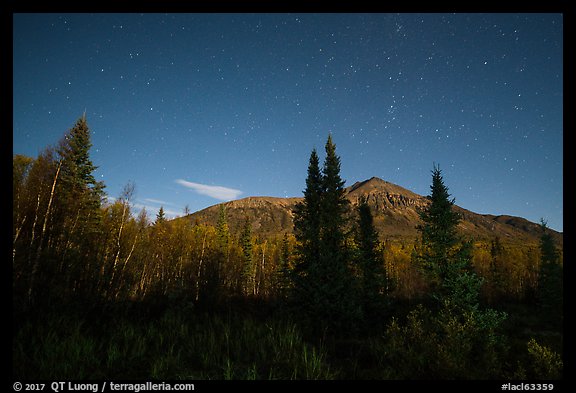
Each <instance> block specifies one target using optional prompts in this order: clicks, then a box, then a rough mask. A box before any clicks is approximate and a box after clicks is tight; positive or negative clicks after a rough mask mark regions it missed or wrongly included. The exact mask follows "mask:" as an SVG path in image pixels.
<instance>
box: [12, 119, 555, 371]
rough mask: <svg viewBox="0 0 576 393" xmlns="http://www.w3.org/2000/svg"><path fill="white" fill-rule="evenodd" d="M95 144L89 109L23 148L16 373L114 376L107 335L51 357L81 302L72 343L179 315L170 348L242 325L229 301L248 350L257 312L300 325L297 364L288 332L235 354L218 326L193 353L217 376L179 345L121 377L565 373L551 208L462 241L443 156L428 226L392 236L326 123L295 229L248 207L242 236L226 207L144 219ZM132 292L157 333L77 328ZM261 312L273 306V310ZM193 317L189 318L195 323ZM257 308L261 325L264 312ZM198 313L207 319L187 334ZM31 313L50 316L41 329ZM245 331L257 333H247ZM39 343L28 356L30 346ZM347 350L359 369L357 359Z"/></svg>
mask: <svg viewBox="0 0 576 393" xmlns="http://www.w3.org/2000/svg"><path fill="white" fill-rule="evenodd" d="M90 148H91V142H90V130H89V128H88V125H87V121H86V118H85V117H84V116H83V117H81V118H80V119H78V121H77V122H76V123H75V124H74V126H73V127H72V128H71V129H70V130H69V131H68V132H66V133H65V135H64V137H63V138H62V139H61V140H60V141H59V142H58V143H57V145H56V146H54V147H48V148H46V149H45V150H44V151H42V152H41V153H40V154H39V155H38V157H36V158H31V157H25V156H22V155H15V156H14V157H13V231H12V235H13V242H12V266H13V305H14V316H15V328H14V336H15V344H14V347H13V350H14V373H15V375H17V376H19V375H20V376H28V377H39V378H41V377H43V376H44V377H46V376H50V377H56V376H61V377H64V378H65V377H70V376H71V377H76V378H84V377H90V376H92V377H94V375H96V376H97V375H98V374H91V373H90V371H89V370H100V371H101V372H102V373H103V375H105V376H106V375H108V374H109V373H111V372H112V373H113V372H114V371H112V370H113V368H112V366H111V364H115V363H113V362H112V363H111V360H110V356H112V355H111V351H112V349H111V348H110V347H106V348H101V347H97V346H94V348H92V347H91V346H90V345H88V346H87V348H92V350H94V351H96V350H98V351H100V352H103V353H104V354H105V355H98V356H95V358H96V359H99V360H96V362H97V364H96V365H92V366H91V367H86V370H85V372H86V373H87V374H83V373H82V372H80V373H78V370H76V369H74V366H71V368H68V369H65V370H67V371H61V370H60V371H59V372H60V373H62V372H67V373H69V374H70V376H69V375H59V372H55V371H54V370H51V369H50V367H53V364H52V363H53V360H54V359H52V358H50V355H49V353H50V351H49V348H48V347H46V346H47V345H48V343H47V342H46V341H43V338H42V335H50V334H52V333H51V331H50V327H53V328H54V329H55V331H60V330H62V329H66V328H71V327H70V326H71V325H74V323H73V322H70V320H68V319H66V318H69V317H65V319H66V322H65V323H64V322H62V320H61V319H59V318H64V317H62V316H65V315H78V316H77V317H74V318H76V319H74V318H72V317H70V318H72V319H73V320H74V321H76V322H77V323H78V325H74V326H77V329H78V330H75V334H77V335H78V337H77V339H78V342H75V343H74V344H70V345H72V346H73V345H87V344H86V343H85V340H86V337H87V336H89V337H90V340H92V341H90V340H89V342H90V343H94V341H93V340H96V339H95V338H94V336H100V338H102V336H103V337H106V340H108V341H110V340H112V341H114V340H116V339H117V335H124V334H126V331H132V333H133V337H132V336H131V337H132V339H134V340H144V341H138V342H139V343H140V344H139V345H141V346H142V347H143V348H147V347H146V345H152V342H153V337H154V336H156V335H162V334H166V333H160V331H161V330H162V329H160V328H159V325H158V324H168V325H169V326H170V327H176V328H178V329H179V330H178V329H177V330H176V331H175V332H176V333H174V336H173V337H171V338H170V339H166V340H168V341H170V340H174V342H173V343H172V345H178V344H177V343H181V342H182V340H191V336H193V335H194V334H200V333H199V331H200V330H202V329H211V330H212V331H214V332H222V334H223V335H224V336H225V337H229V335H230V329H231V327H230V326H231V325H226V324H225V323H224V322H223V321H221V320H219V319H218V317H216V316H215V315H220V314H217V313H218V312H220V311H216V310H224V309H226V310H227V311H226V312H227V313H228V314H227V315H228V316H229V315H231V314H230V313H232V314H233V315H235V316H236V318H237V319H238V318H239V319H240V320H245V322H244V323H242V322H237V321H236V322H230V318H229V317H228V323H233V324H240V328H239V329H240V330H241V331H242V332H244V330H242V329H247V330H246V334H245V335H242V336H241V337H239V338H238V342H241V343H243V342H244V341H243V340H247V342H246V343H245V345H246V347H250V346H251V345H254V346H258V345H259V344H258V343H257V342H256V341H257V340H259V339H260V340H264V341H265V342H267V341H266V340H267V338H266V337H267V333H266V329H265V331H262V332H261V331H260V330H259V329H261V325H262V324H264V326H269V325H268V324H269V323H272V324H274V326H275V330H274V331H276V332H283V334H284V335H285V336H282V337H288V336H289V337H290V338H291V339H290V341H289V342H290V343H292V344H291V346H290V347H289V348H286V347H282V348H283V349H281V351H282V352H284V353H286V354H288V353H291V352H290V351H293V352H294V353H295V354H294V358H293V359H292V360H291V363H290V364H289V365H288V364H284V363H283V361H281V360H280V359H276V357H277V356H278V354H274V353H275V352H277V351H279V350H280V349H279V348H280V347H278V346H279V345H280V343H284V341H282V338H281V337H279V336H278V337H277V336H276V335H274V334H275V333H274V334H273V335H272V336H270V339H269V340H270V343H269V345H270V348H276V349H275V350H270V352H269V353H268V352H266V353H264V354H261V355H258V354H254V355H253V356H252V357H250V358H244V357H243V356H245V355H242V357H241V356H240V355H238V356H237V357H234V356H232V355H230V346H229V345H230V344H227V345H228V346H227V347H226V348H224V347H222V348H221V347H219V346H218V345H216V343H217V342H219V340H223V338H222V337H223V336H217V337H216V336H215V337H212V338H211V339H210V340H212V341H210V340H208V341H209V342H213V344H214V345H213V347H212V351H213V352H214V353H215V354H214V358H210V359H188V360H187V361H188V362H191V363H194V364H196V367H197V368H200V369H202V370H207V369H213V368H214V367H216V368H217V369H219V370H221V372H220V373H215V374H212V373H210V372H208V371H202V372H200V374H193V375H186V373H187V372H188V371H185V370H182V367H183V366H182V364H179V365H175V363H178V362H176V361H175V359H180V358H179V357H180V356H185V355H183V354H182V352H178V353H177V354H175V353H174V354H172V353H171V355H170V356H172V357H171V358H169V360H167V361H166V363H165V364H164V363H162V365H161V367H160V366H158V365H157V364H153V365H150V364H148V363H146V361H144V360H141V363H136V364H137V365H136V366H134V367H135V368H140V370H124V371H123V372H124V375H133V376H138V377H146V376H165V375H167V376H169V377H177V378H191V377H195V378H197V377H198V376H200V377H205V378H218V379H226V378H231V379H237V378H282V379H300V378H321V379H326V378H379V379H419V378H435V379H436V378H440V379H494V378H506V379H522V378H540V379H542V378H544V379H550V378H551V379H554V378H560V377H561V375H562V357H561V355H562V323H563V308H562V266H563V258H562V252H561V250H560V249H558V247H557V246H556V245H555V244H554V241H553V239H552V237H551V236H550V235H549V233H548V232H547V228H546V224H545V222H544V221H542V225H541V226H542V236H541V239H540V242H539V243H535V244H530V245H525V246H519V245H514V244H509V243H505V242H503V241H502V240H501V239H499V238H494V239H493V240H492V241H491V242H478V241H477V242H474V241H473V240H472V239H465V238H462V237H461V236H460V235H459V234H458V233H457V231H456V226H457V224H458V222H459V219H460V217H459V216H458V215H457V214H456V213H455V212H454V211H453V210H452V205H453V204H454V199H450V194H449V193H448V188H447V187H446V185H445V184H444V182H443V179H442V172H441V170H440V168H439V167H437V166H434V168H433V170H432V184H431V187H430V189H431V193H430V196H429V198H430V200H431V203H430V205H429V207H427V208H426V209H424V210H422V211H421V213H420V215H421V219H422V224H421V226H420V227H419V228H418V229H419V233H420V234H421V237H420V238H419V239H418V240H417V241H416V242H414V243H398V242H390V241H387V240H383V241H382V240H381V239H380V238H379V235H378V233H377V232H376V230H375V229H374V226H373V223H372V215H371V212H370V207H369V206H368V204H367V203H366V202H365V201H363V202H361V203H360V204H359V206H357V207H352V206H350V204H349V202H348V201H347V200H346V198H345V197H344V180H342V179H341V178H340V158H339V157H338V155H337V154H336V146H335V144H334V143H333V141H332V138H331V136H329V137H328V140H327V143H326V146H325V151H326V158H325V162H324V165H323V166H322V167H321V166H320V160H319V157H318V154H317V152H316V150H313V151H312V153H311V155H310V160H309V166H308V174H307V178H306V189H305V190H304V200H303V201H302V202H301V203H299V204H298V205H297V207H296V210H295V212H294V217H295V220H294V225H295V227H294V229H295V231H294V235H288V234H278V236H277V237H276V238H260V237H258V236H255V235H253V234H252V230H251V223H250V221H249V220H246V221H245V223H244V224H243V225H242V227H241V229H240V230H239V231H238V233H232V232H231V231H230V229H229V227H228V223H227V215H226V210H225V207H224V205H221V208H220V214H219V218H218V222H217V223H216V225H215V226H212V225H207V224H200V223H195V222H192V221H191V220H187V219H177V220H167V219H166V217H165V216H164V214H163V209H160V211H159V213H158V214H157V215H156V216H154V217H150V216H149V215H148V213H147V212H146V210H142V211H140V213H139V214H137V215H136V214H135V213H134V210H133V201H134V198H135V185H134V184H131V183H129V184H127V185H126V186H125V188H124V190H123V191H122V193H121V194H120V195H118V196H116V197H115V198H114V199H113V202H107V198H106V194H105V191H104V190H105V185H104V184H103V183H102V182H99V181H97V180H96V179H95V178H94V174H93V173H94V171H95V169H96V167H95V166H94V164H93V163H92V161H91V159H90ZM134 305H144V306H143V307H141V308H142V309H146V310H154V312H152V311H147V312H146V313H144V314H138V315H139V317H138V318H141V319H139V320H142V321H144V323H148V324H149V327H150V328H149V329H150V330H148V331H138V328H137V327H135V325H132V324H131V323H130V320H124V319H122V317H119V318H120V320H121V321H123V322H122V323H120V324H116V325H106V324H104V326H105V327H103V329H104V330H105V331H106V333H102V332H96V331H93V327H92V328H80V327H78V326H83V325H82V323H81V322H82V321H83V318H85V317H86V316H85V313H86V310H93V309H96V310H99V311H98V312H99V313H101V314H102V313H107V312H110V313H112V312H113V311H106V310H116V311H114V312H118V311H117V310H121V311H120V315H122V314H123V313H124V310H129V309H130V310H131V309H132V308H134ZM151 305H154V306H151ZM146 307H148V308H146ZM79 310H80V311H79ZM82 310H84V314H83V313H82V312H83V311H82ZM158 310H160V311H158ZM262 310H266V313H269V315H268V316H267V315H262V314H264V311H262ZM126 313H128V311H126ZM157 313H160V314H161V315H163V317H161V319H160V321H158V320H157V319H154V318H155V317H153V316H154V315H156V314H157ZM199 313H203V314H202V315H205V316H204V317H203V318H204V319H202V318H200V317H199V316H198V315H199ZM206 313H208V314H206ZM55 315H58V316H60V317H54V316H55ZM126 315H128V314H126ZM142 315H144V316H142ZM192 315H195V316H196V317H194V318H193V320H194V321H195V322H190V320H189V318H192V317H191V316H192ZM206 315H210V316H206ZM42 318H45V319H42ZM142 318H143V319H142ZM162 318H165V319H162ZM166 318H167V319H166ZM253 318H254V319H253ZM262 318H264V319H265V321H266V322H262V323H261V324H259V323H258V321H259V320H261V319H262ZM39 321H42V322H39ZM270 321H273V322H270ZM282 321H286V322H285V323H283V322H282ZM193 323H196V324H197V325H195V326H196V327H197V328H198V329H199V330H198V331H195V332H193V330H194V329H192V327H191V325H190V324H193ZM35 324H41V325H42V329H37V330H35V329H34V326H35ZM171 324H175V326H172V325H171ZM64 326H66V327H64ZM106 326H108V327H107V328H106ZM112 326H114V327H112ZM118 326H121V328H119V327H118ZM184 326H185V327H186V328H184ZM235 326H236V325H235ZM201 328H202V329H201ZM83 329H84V330H83ZM106 329H108V330H106ZM188 329H190V331H188ZM256 331H258V332H259V333H258V334H254V332H256ZM226 332H227V333H226ZM247 332H251V334H254V337H253V339H250V340H256V341H250V340H249V339H247V338H246V337H248V336H249V334H248V333H247ZM179 334H182V335H183V336H182V337H180V336H179ZM214 334H218V333H214ZM58 337H60V336H58ZM68 337H70V336H68ZM72 337H75V336H74V335H72ZM112 337H113V338H112ZM122 337H124V336H122ZM250 337H251V336H250ZM196 338H197V337H196ZM60 339H62V340H64V339H63V338H62V337H60ZM122 340H123V341H122V342H125V341H126V340H127V339H126V337H124V338H123V339H122ZM146 340H149V341H146ZM226 340H228V339H226ZM192 341H194V340H192ZM192 341H191V342H192ZM202 341H203V340H199V341H198V344H197V345H203V344H200V343H201V342H202ZM204 341H205V340H204ZM194 342H195V341H194ZM32 343H34V345H36V349H34V351H36V356H34V358H31V357H30V356H27V355H26V352H27V351H30V350H31V348H30V347H29V345H33V344H32ZM79 343H83V344H79ZM143 343H144V344H143ZM145 343H148V344H145ZM102 345H103V344H102ZM222 345H223V344H222ZM238 345H240V344H238ZM38 348H40V349H38ZM42 348H44V349H45V351H44V352H42V351H43V350H42ZM267 348H268V347H267ZM124 349H126V348H124ZM87 350H88V349H87ZM116 350H119V349H118V348H116ZM38 351H40V353H38ZM150 351H151V352H147V351H146V350H143V352H142V353H141V354H140V355H139V356H141V357H142V358H147V357H151V356H153V354H156V355H157V354H158V352H163V351H164V349H163V348H155V349H154V350H152V349H150ZM190 351H192V352H193V351H194V350H193V349H190ZM246 351H247V350H246V349H240V348H239V349H238V352H239V353H240V352H242V353H246ZM221 352H226V353H227V354H228V355H227V356H224V355H223V354H221ZM248 352H249V351H248ZM76 353H78V351H76ZM311 354H312V355H311ZM124 355H125V354H124ZM124 355H118V359H117V361H118V362H120V361H121V359H122V356H124ZM101 356H107V358H106V359H103V358H101ZM132 356H135V355H134V354H132ZM222 356H224V357H222ZM259 356H260V357H261V358H260V357H259ZM271 358H273V359H275V360H274V361H272V360H270V359H271ZM351 358H352V359H354V362H355V363H354V364H355V368H354V369H353V370H346V367H345V366H344V365H346V364H349V362H350V359H351ZM39 359H40V360H39ZM113 359H116V358H113ZM255 359H260V360H255ZM302 359H304V360H302ZM311 359H312V360H311ZM42 362H44V363H42ZM83 362H85V360H84V361H81V360H78V361H77V362H76V363H77V364H83ZM171 362H174V364H172V363H171ZM210 362H212V363H210ZM234 362H236V363H234ZM138 364H139V365H138ZM234 364H236V365H235V366H234ZM245 365H246V366H245ZM244 366H245V367H244ZM158 367H160V368H158ZM275 367H276V368H275ZM24 370H27V371H24ZM47 370H51V371H47ZM83 370H84V369H83ZM158 370H161V371H162V372H160V371H158ZM174 370H177V371H174ZM286 370H290V371H286ZM33 373H38V375H35V374H33ZM106 373H108V374H106ZM155 373H156V374H155ZM163 373H164V374H163Z"/></svg>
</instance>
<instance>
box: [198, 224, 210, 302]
mask: <svg viewBox="0 0 576 393" xmlns="http://www.w3.org/2000/svg"><path fill="white" fill-rule="evenodd" d="M207 235H208V231H205V232H204V238H203V239H202V251H201V253H200V261H199V263H198V274H197V275H196V301H198V298H199V296H200V275H201V274H202V261H203V260H204V248H205V246H206V236H207Z"/></svg>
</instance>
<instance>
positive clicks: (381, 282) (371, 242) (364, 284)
mask: <svg viewBox="0 0 576 393" xmlns="http://www.w3.org/2000/svg"><path fill="white" fill-rule="evenodd" d="M356 243H357V244H358V251H357V255H356V260H357V264H358V266H359V268H360V275H361V276H360V291H361V294H360V296H361V298H362V303H363V307H364V312H365V313H366V314H367V315H366V316H367V317H369V318H377V317H378V316H380V315H381V314H383V310H384V302H385V301H384V297H385V295H386V293H385V292H386V288H387V279H386V271H385V270H384V261H383V259H382V254H381V253H379V252H378V250H379V247H380V244H379V243H380V242H379V240H378V232H376V229H375V228H374V222H373V218H372V212H371V211H370V206H368V203H367V201H366V199H365V198H364V199H362V200H361V201H360V204H359V205H358V223H357V229H356Z"/></svg>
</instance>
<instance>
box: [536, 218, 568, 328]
mask: <svg viewBox="0 0 576 393" xmlns="http://www.w3.org/2000/svg"><path fill="white" fill-rule="evenodd" d="M540 228H541V229H542V235H541V236H540V271H539V275H538V290H537V294H538V302H539V305H540V307H541V309H542V310H543V312H546V313H547V314H548V320H550V321H551V322H552V323H553V324H554V325H556V326H558V325H560V324H561V321H562V319H563V308H562V304H563V278H562V276H563V269H562V265H561V264H560V258H559V253H558V250H557V248H556V244H555V242H554V238H553V237H552V234H551V233H550V229H549V228H548V224H547V222H546V221H545V220H544V219H542V220H541V221H540Z"/></svg>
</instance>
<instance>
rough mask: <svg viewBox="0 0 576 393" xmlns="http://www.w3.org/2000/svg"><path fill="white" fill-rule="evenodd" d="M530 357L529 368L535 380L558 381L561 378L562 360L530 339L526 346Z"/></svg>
mask: <svg viewBox="0 0 576 393" xmlns="http://www.w3.org/2000/svg"><path fill="white" fill-rule="evenodd" d="M527 347H528V354H529V356H530V360H531V361H530V365H529V368H530V370H531V371H532V373H533V374H534V375H533V376H532V377H533V378H535V379H560V378H562V373H563V367H564V364H563V362H562V358H561V357H560V355H558V354H557V353H556V352H554V351H552V350H551V349H550V348H548V347H546V346H544V345H540V344H538V342H537V341H536V340H535V339H534V338H531V339H530V340H529V341H528V344H527Z"/></svg>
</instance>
